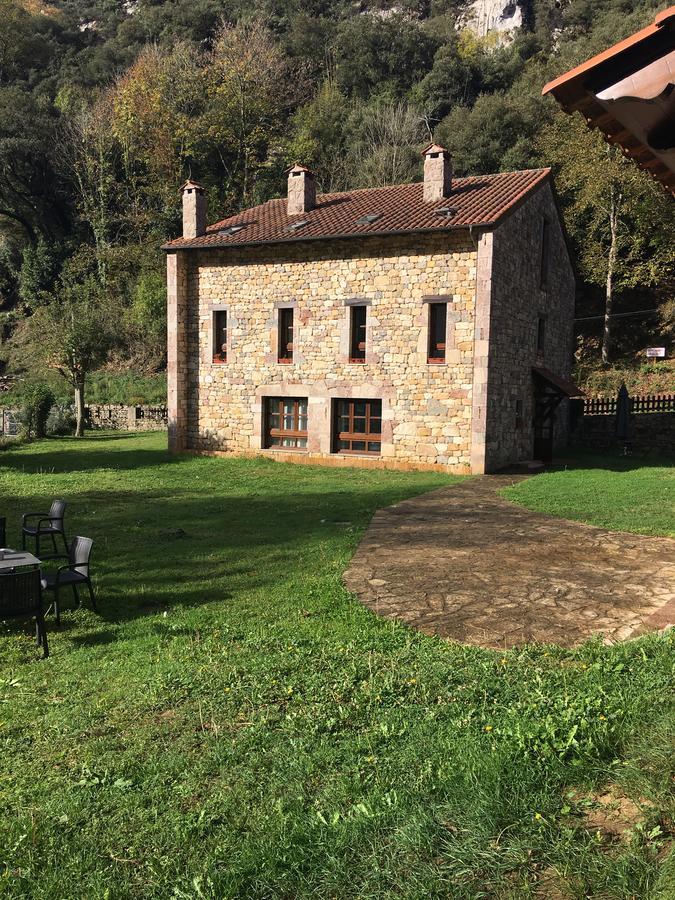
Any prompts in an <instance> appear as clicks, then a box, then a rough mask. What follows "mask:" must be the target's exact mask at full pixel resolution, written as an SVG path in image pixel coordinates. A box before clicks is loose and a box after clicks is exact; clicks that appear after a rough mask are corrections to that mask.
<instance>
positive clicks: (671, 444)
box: [570, 412, 675, 456]
mask: <svg viewBox="0 0 675 900" xmlns="http://www.w3.org/2000/svg"><path fill="white" fill-rule="evenodd" d="M626 443H628V446H629V447H630V449H631V450H633V451H635V452H640V453H642V452H645V453H657V454H661V453H662V454H669V455H673V456H675V412H664V413H638V414H636V415H632V416H631V417H630V427H629V437H628V441H623V440H622V441H619V440H617V437H616V416H580V417H579V420H578V422H577V425H576V428H575V429H574V430H573V431H572V433H571V435H570V444H571V445H572V446H573V447H584V448H585V449H588V450H611V449H615V448H617V447H618V448H621V447H624V446H625V444H626Z"/></svg>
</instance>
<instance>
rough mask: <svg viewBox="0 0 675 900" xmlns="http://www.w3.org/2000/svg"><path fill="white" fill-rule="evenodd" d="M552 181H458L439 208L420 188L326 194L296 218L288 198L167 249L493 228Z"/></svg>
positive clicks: (530, 176)
mask: <svg viewBox="0 0 675 900" xmlns="http://www.w3.org/2000/svg"><path fill="white" fill-rule="evenodd" d="M549 175H550V169H530V170H527V171H523V172H504V173H502V174H499V175H476V176H472V177H470V178H455V179H454V180H453V183H452V191H451V193H450V196H449V197H446V198H445V199H443V200H439V201H438V202H437V203H425V202H424V201H423V199H422V190H423V185H422V184H421V183H416V184H402V185H398V186H397V187H382V188H363V189H360V190H356V191H346V192H344V193H341V194H321V195H320V196H319V197H317V205H316V207H315V208H314V209H312V210H310V211H309V212H307V213H301V214H300V215H294V216H289V215H288V214H287V212H286V198H282V199H279V200H269V201H268V202H267V203H263V204H261V205H260V206H254V207H252V208H251V209H246V210H244V211H243V212H240V213H238V214H237V215H234V216H230V217H229V218H227V219H223V220H222V221H221V222H216V224H215V225H210V226H209V227H208V228H207V230H206V234H205V235H203V236H202V237H197V238H189V239H183V238H178V239H177V240H174V241H169V242H168V243H167V244H165V245H164V249H165V250H180V249H187V248H195V249H197V248H199V247H231V246H242V245H246V244H274V243H282V242H286V241H299V240H320V239H325V238H337V237H360V236H367V235H378V234H379V235H384V234H405V233H406V232H416V231H432V232H435V231H438V232H442V231H448V230H453V229H457V228H468V227H469V226H474V227H482V228H491V227H494V226H495V225H496V224H497V223H498V222H499V220H500V219H501V218H503V216H505V215H506V214H507V213H508V212H509V211H511V210H512V209H513V208H515V207H516V206H517V205H518V204H519V203H520V201H521V200H523V199H524V198H525V197H526V196H527V195H528V194H529V193H530V192H531V191H533V190H534V189H535V188H537V187H538V186H539V185H540V184H542V183H543V182H544V181H546V180H547V179H548V177H549ZM444 210H445V211H447V210H449V213H447V214H446V212H443V211H444Z"/></svg>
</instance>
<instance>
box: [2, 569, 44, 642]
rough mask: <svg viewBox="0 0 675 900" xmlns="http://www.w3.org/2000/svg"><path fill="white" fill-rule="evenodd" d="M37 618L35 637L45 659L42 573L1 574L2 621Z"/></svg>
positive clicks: (35, 570) (33, 571)
mask: <svg viewBox="0 0 675 900" xmlns="http://www.w3.org/2000/svg"><path fill="white" fill-rule="evenodd" d="M33 617H35V636H36V638H37V645H38V647H42V652H43V653H44V656H45V659H46V658H47V657H48V656H49V646H48V644H47V629H46V628H45V615H44V610H43V608H42V591H41V589H40V572H39V570H38V569H33V570H32V571H31V572H2V573H0V619H31V618H33Z"/></svg>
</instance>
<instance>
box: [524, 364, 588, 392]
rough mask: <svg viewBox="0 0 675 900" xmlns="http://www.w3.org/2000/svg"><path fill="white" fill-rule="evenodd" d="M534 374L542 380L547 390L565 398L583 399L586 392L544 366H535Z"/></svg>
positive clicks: (533, 368)
mask: <svg viewBox="0 0 675 900" xmlns="http://www.w3.org/2000/svg"><path fill="white" fill-rule="evenodd" d="M532 373H533V375H535V377H536V378H538V379H540V380H541V381H542V382H543V383H544V384H545V385H546V387H547V388H549V389H550V390H552V391H553V392H554V393H555V394H557V395H559V396H564V397H583V395H584V392H583V391H582V390H581V388H580V387H578V386H577V385H576V384H575V383H574V382H573V381H569V380H568V379H567V378H561V377H560V376H559V375H556V374H555V373H554V372H551V370H550V369H545V368H544V367H543V366H533V367H532Z"/></svg>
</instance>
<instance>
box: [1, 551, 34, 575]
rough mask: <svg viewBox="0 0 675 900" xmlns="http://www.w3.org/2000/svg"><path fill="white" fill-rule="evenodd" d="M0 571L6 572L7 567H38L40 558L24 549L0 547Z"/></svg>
mask: <svg viewBox="0 0 675 900" xmlns="http://www.w3.org/2000/svg"><path fill="white" fill-rule="evenodd" d="M0 556H2V559H0V572H3V571H4V572H6V571H7V570H8V569H19V568H32V569H37V568H39V567H40V560H39V559H38V558H37V556H33V554H32V553H28V552H26V551H25V550H10V549H9V548H7V547H5V548H4V549H0Z"/></svg>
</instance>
